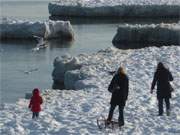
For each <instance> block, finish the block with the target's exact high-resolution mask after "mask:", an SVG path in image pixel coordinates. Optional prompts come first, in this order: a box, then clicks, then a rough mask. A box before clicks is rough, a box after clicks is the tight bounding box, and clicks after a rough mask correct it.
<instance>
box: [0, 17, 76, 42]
mask: <svg viewBox="0 0 180 135" xmlns="http://www.w3.org/2000/svg"><path fill="white" fill-rule="evenodd" d="M34 36H38V37H42V38H45V39H66V40H69V39H72V38H73V36H74V32H73V28H72V26H71V24H70V22H69V21H51V20H48V21H44V22H41V21H36V22H33V21H28V20H17V19H9V18H2V19H1V21H0V37H1V39H33V38H35V37H34Z"/></svg>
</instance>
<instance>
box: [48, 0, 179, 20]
mask: <svg viewBox="0 0 180 135" xmlns="http://www.w3.org/2000/svg"><path fill="white" fill-rule="evenodd" d="M48 9H49V13H50V14H51V15H52V16H85V17H97V16H99V17H105V16H108V17H122V18H133V17H134V18H137V17H139V18H164V17H168V18H179V16H180V1H179V0H110V1H109V0H75V1H74V0H61V1H58V2H51V3H49V6H48Z"/></svg>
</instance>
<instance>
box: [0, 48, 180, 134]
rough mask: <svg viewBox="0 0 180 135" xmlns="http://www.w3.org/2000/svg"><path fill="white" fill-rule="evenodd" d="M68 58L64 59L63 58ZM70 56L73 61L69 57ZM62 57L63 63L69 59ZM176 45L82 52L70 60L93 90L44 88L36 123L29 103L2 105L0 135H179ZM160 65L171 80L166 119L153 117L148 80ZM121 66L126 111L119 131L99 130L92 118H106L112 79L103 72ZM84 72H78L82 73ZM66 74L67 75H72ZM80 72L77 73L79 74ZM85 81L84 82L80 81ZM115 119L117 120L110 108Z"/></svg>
mask: <svg viewBox="0 0 180 135" xmlns="http://www.w3.org/2000/svg"><path fill="white" fill-rule="evenodd" d="M68 58H69V59H68ZM71 58H72V57H71ZM71 58H70V56H66V57H63V59H64V62H65V61H66V59H67V60H72V59H71ZM179 58H180V47H179V46H167V47H160V48H157V47H149V48H143V49H137V50H119V49H116V48H114V47H111V48H108V49H105V50H100V51H99V52H97V53H94V54H91V55H86V54H81V55H79V56H76V57H75V59H77V61H79V63H81V65H83V66H82V67H81V68H80V69H75V70H82V71H81V72H82V74H79V75H83V76H82V77H83V78H84V80H83V81H84V82H86V83H88V81H90V82H91V83H93V85H94V86H96V87H89V88H84V89H82V90H77V91H74V90H63V91H55V90H45V91H44V92H42V96H43V99H44V103H43V105H42V112H41V113H40V118H39V119H38V120H32V119H31V115H32V113H31V111H30V110H28V108H27V107H28V102H29V100H25V99H20V100H19V101H18V102H17V103H16V104H5V105H4V108H3V109H2V110H1V113H0V129H1V130H0V134H2V135H8V134H9V135H13V134H22V135H35V134H38V135H44V134H46V135H52V134H53V135H60V134H62V135H69V134H72V135H84V134H89V135H102V134H107V135H119V134H124V135H131V134H135V135H145V134H146V135H158V134H168V135H171V134H173V135H179V133H180V126H179V125H180V117H179V116H180V104H179V102H180V91H179V88H180V83H179V82H180V68H179V67H180V62H179ZM159 61H162V62H164V63H165V66H167V67H168V68H169V69H170V71H171V72H172V75H173V77H174V81H173V83H172V86H173V88H174V90H175V91H174V92H173V93H172V99H171V115H170V116H166V115H165V114H164V116H161V117H157V114H158V109H157V100H156V92H154V94H150V87H151V82H152V79H153V74H154V71H155V69H156V66H157V63H158V62H159ZM120 65H122V66H124V67H125V70H126V73H127V74H128V76H129V81H130V82H129V84H130V85H129V97H128V101H127V104H126V107H125V114H124V117H125V126H124V127H123V130H121V131H120V130H119V129H118V128H117V129H114V130H108V129H107V130H99V129H98V128H97V126H96V119H97V118H98V117H99V116H100V115H104V116H106V117H107V114H108V111H109V101H110V97H111V94H110V93H109V92H108V91H107V87H108V85H109V83H110V81H111V79H112V75H110V74H109V73H108V71H114V70H116V69H117V68H118V67H119V66H120ZM82 68H83V69H82ZM75 70H70V71H75ZM79 73H80V71H79ZM85 78H86V79H85ZM114 117H115V118H117V117H118V110H115V114H114Z"/></svg>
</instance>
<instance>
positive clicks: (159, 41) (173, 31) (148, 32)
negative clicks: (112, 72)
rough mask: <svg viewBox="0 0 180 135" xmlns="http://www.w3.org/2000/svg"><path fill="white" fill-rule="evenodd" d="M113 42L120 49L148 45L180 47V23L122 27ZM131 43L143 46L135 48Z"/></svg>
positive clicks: (127, 25)
mask: <svg viewBox="0 0 180 135" xmlns="http://www.w3.org/2000/svg"><path fill="white" fill-rule="evenodd" d="M112 42H113V44H114V45H115V46H116V47H118V48H142V47H146V46H148V45H149V46H152V45H155V46H162V45H180V23H177V24H164V23H161V24H151V25H141V24H136V25H129V24H126V25H120V26H119V27H118V30H117V33H116V35H115V36H114V38H113V40H112ZM131 43H141V44H138V46H133V45H131ZM124 44H126V45H124Z"/></svg>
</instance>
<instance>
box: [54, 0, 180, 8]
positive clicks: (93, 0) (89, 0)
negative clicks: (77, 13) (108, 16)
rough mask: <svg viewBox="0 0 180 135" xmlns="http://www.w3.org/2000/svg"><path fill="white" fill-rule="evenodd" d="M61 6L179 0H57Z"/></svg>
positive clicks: (176, 0) (171, 0)
mask: <svg viewBox="0 0 180 135" xmlns="http://www.w3.org/2000/svg"><path fill="white" fill-rule="evenodd" d="M55 3H57V4H58V5H61V6H81V7H101V6H116V5H180V1H179V0H57V1H56V2H55Z"/></svg>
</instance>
